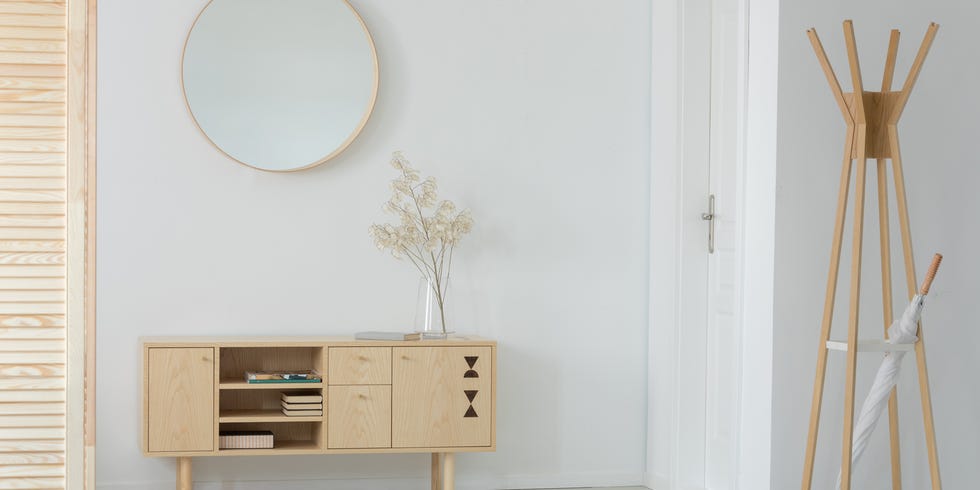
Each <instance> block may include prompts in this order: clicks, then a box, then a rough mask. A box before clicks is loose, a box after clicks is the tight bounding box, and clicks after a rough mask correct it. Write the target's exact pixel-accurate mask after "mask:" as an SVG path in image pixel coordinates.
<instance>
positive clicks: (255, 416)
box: [218, 408, 323, 423]
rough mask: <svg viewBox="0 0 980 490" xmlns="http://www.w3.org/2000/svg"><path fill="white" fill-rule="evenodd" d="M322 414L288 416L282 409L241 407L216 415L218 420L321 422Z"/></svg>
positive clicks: (227, 421) (228, 421)
mask: <svg viewBox="0 0 980 490" xmlns="http://www.w3.org/2000/svg"><path fill="white" fill-rule="evenodd" d="M321 421H323V417H322V416H311V417H290V416H287V415H286V414H284V413H282V409H281V408H280V409H241V410H222V411H221V412H220V415H219V416H218V422H221V423H232V422H275V423H300V422H321Z"/></svg>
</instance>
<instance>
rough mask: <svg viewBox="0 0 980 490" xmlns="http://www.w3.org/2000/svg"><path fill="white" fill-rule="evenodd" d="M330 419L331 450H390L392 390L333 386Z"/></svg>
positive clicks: (329, 408)
mask: <svg viewBox="0 0 980 490" xmlns="http://www.w3.org/2000/svg"><path fill="white" fill-rule="evenodd" d="M327 419H328V420H327V446H328V447H329V448H330V449H368V448H389V447H391V386H388V385H375V386H354V385H348V386H331V387H330V388H329V392H328V394H327Z"/></svg>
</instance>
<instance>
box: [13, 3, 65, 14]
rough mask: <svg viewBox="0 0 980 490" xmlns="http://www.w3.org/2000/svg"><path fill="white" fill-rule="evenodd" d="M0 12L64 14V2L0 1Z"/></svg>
mask: <svg viewBox="0 0 980 490" xmlns="http://www.w3.org/2000/svg"><path fill="white" fill-rule="evenodd" d="M0 12H3V13H11V14H53V15H60V16H64V15H65V2H63V1H50V2H45V1H41V2H39V1H37V0H32V1H29V2H27V1H23V2H8V1H4V2H0Z"/></svg>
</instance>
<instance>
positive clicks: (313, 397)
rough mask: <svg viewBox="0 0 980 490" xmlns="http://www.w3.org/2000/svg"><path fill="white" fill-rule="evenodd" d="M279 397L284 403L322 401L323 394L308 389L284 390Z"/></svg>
mask: <svg viewBox="0 0 980 490" xmlns="http://www.w3.org/2000/svg"><path fill="white" fill-rule="evenodd" d="M279 399H280V400H282V401H284V402H286V403H323V395H321V394H319V393H312V392H308V391H284V392H282V393H281V394H280V395H279Z"/></svg>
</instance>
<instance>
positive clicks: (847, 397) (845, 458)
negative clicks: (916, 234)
mask: <svg viewBox="0 0 980 490" xmlns="http://www.w3.org/2000/svg"><path fill="white" fill-rule="evenodd" d="M866 134H867V126H865V125H863V124H859V125H858V126H857V141H856V144H857V148H858V160H857V163H858V165H857V178H856V179H855V181H856V184H855V189H854V238H853V247H852V249H851V299H850V303H851V308H850V315H849V321H848V329H847V378H846V380H845V387H844V438H843V444H844V448H843V449H844V450H843V451H842V452H843V454H842V455H841V487H840V488H841V490H851V454H852V452H851V449H852V448H851V444H852V443H853V440H854V391H855V381H856V374H857V346H858V318H859V316H860V306H861V252H862V250H863V244H864V194H865V186H866V178H867V173H868V172H867V170H868V161H867V159H866V158H865V143H866V140H865V136H866Z"/></svg>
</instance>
